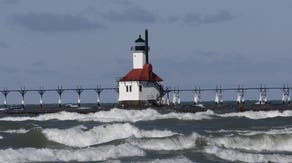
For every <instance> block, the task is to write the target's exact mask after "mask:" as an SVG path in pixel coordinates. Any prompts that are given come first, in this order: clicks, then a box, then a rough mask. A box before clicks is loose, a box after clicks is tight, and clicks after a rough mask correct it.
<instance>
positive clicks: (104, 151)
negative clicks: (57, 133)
mask: <svg viewBox="0 0 292 163" xmlns="http://www.w3.org/2000/svg"><path fill="white" fill-rule="evenodd" d="M144 155H145V152H144V151H143V150H141V149H139V148H137V147H134V146H132V145H129V144H122V145H118V146H114V145H107V146H100V147H96V148H85V149H77V150H65V149H60V150H58V149H49V148H43V149H36V148H21V149H5V150H0V162H7V163H10V162H11V163H14V162H39V161H56V162H58V161H102V160H107V159H116V158H120V157H133V156H144Z"/></svg>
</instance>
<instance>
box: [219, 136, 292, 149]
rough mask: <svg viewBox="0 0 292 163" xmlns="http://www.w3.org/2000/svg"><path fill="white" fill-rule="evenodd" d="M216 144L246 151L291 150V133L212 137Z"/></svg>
mask: <svg viewBox="0 0 292 163" xmlns="http://www.w3.org/2000/svg"><path fill="white" fill-rule="evenodd" d="M214 142H215V145H216V146H219V147H224V148H229V149H239V150H248V151H259V152H261V151H288V152H291V151H292V136H291V135H262V134H261V135H253V136H234V137H220V138H214Z"/></svg>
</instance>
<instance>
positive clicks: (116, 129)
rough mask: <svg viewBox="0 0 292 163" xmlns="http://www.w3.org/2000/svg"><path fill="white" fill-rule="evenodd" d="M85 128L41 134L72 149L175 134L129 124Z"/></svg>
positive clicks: (46, 131)
mask: <svg viewBox="0 0 292 163" xmlns="http://www.w3.org/2000/svg"><path fill="white" fill-rule="evenodd" d="M85 129H86V127H85V126H76V127H73V128H69V129H43V130H42V133H43V134H44V135H45V136H46V137H47V139H49V140H51V141H55V142H58V143H61V144H65V145H68V146H73V147H86V146H91V145H96V144H101V143H105V142H110V141H113V140H118V139H125V138H129V137H136V138H144V137H146V138H153V137H168V136H172V135H175V134H177V133H175V132H172V131H168V130H162V131H161V130H150V131H147V130H141V129H139V128H137V127H135V126H133V125H131V124H129V123H124V124H119V123H117V124H104V125H100V126H95V127H93V128H91V129H89V130H85Z"/></svg>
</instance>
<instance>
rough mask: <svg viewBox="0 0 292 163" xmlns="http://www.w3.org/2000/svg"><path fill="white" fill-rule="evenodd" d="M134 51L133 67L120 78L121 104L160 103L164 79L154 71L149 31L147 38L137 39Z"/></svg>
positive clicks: (142, 104)
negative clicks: (150, 57) (151, 62)
mask: <svg viewBox="0 0 292 163" xmlns="http://www.w3.org/2000/svg"><path fill="white" fill-rule="evenodd" d="M131 50H132V51H133V69H132V70H131V71H130V72H128V73H127V74H126V75H125V76H124V77H122V78H121V79H120V80H119V99H118V101H119V105H120V106H153V105H154V106H155V105H160V101H161V98H162V96H163V86H162V81H163V80H162V79H161V78H160V77H159V76H158V75H156V74H155V73H154V72H153V69H152V65H151V64H150V63H149V55H148V52H149V46H148V31H147V30H145V40H144V39H143V38H141V35H139V38H138V39H137V40H136V41H135V46H134V47H132V48H131Z"/></svg>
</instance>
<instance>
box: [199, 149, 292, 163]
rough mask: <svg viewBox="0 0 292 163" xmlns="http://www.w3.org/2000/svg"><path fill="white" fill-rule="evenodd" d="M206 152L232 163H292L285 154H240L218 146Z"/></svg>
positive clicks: (291, 158) (290, 157) (289, 156)
mask: <svg viewBox="0 0 292 163" xmlns="http://www.w3.org/2000/svg"><path fill="white" fill-rule="evenodd" d="M204 152H206V153H208V154H212V155H215V156H216V157H218V158H220V159H223V160H228V161H232V162H239V161H241V162H256V163H258V162H279V163H280V162H291V160H292V156H291V155H284V154H258V153H247V152H240V151H237V150H232V149H224V148H219V147H216V146H208V147H206V148H205V149H204Z"/></svg>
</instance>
